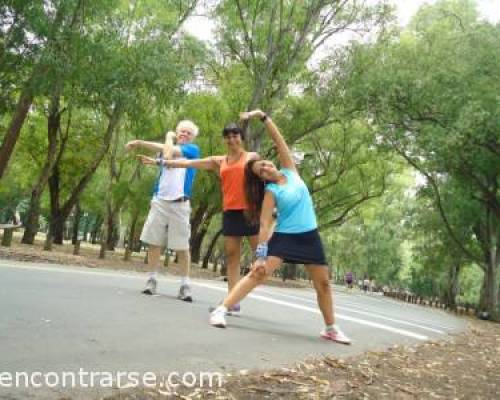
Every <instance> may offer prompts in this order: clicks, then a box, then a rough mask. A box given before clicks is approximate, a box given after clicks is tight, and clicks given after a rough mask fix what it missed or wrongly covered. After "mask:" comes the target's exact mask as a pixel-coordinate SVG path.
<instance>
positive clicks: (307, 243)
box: [210, 110, 350, 344]
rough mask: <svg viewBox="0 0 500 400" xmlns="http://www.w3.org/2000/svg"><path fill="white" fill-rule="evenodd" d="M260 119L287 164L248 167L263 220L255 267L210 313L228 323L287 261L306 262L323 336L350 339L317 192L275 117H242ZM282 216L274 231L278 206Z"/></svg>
mask: <svg viewBox="0 0 500 400" xmlns="http://www.w3.org/2000/svg"><path fill="white" fill-rule="evenodd" d="M252 118H259V119H260V120H261V121H262V122H263V123H264V125H265V127H266V130H267V132H268V133H269V135H270V136H271V139H272V140H273V142H274V144H275V145H276V148H277V151H278V157H279V161H280V164H281V169H277V168H276V166H275V165H274V163H273V162H272V161H268V160H252V161H250V162H248V164H247V165H246V170H245V189H246V196H247V203H248V205H249V209H248V210H247V217H248V219H249V220H250V221H251V222H259V221H260V230H259V245H258V246H257V250H256V252H255V258H256V261H255V262H254V263H253V265H252V268H251V271H250V272H249V273H248V275H246V276H245V277H244V278H243V279H242V280H240V281H239V282H238V284H237V285H236V286H235V287H234V288H233V289H232V290H231V291H230V293H229V295H228V296H227V297H226V299H225V300H224V302H223V304H222V305H220V306H219V307H217V308H216V309H215V310H214V311H213V312H212V313H211V314H210V324H211V325H213V326H216V327H219V328H225V327H226V320H225V313H226V312H227V309H228V308H230V307H231V306H232V305H233V304H236V303H238V302H239V301H241V300H242V299H243V298H244V297H245V296H246V295H247V294H248V293H250V292H251V291H252V290H253V289H254V288H255V287H256V286H258V285H259V284H261V283H263V282H264V281H265V280H266V279H267V278H268V277H269V276H271V275H272V274H273V272H274V271H275V270H276V269H277V268H279V267H280V266H281V264H282V263H283V262H290V263H298V264H304V265H305V266H306V268H307V270H308V272H309V274H310V275H311V279H312V281H313V283H314V288H315V290H316V293H317V299H318V305H319V308H320V310H321V313H322V314H323V319H324V321H325V325H326V326H325V329H324V330H323V331H322V332H321V334H320V335H321V337H322V338H324V339H327V340H332V341H335V342H339V343H344V344H349V343H350V339H349V338H348V337H347V336H346V335H345V334H344V333H343V332H342V331H341V330H340V328H339V327H338V326H337V325H336V324H335V316H334V312H333V298H332V289H331V286H330V281H329V279H328V278H329V276H328V267H327V263H326V258H325V253H324V250H323V245H322V243H321V238H320V236H319V234H318V229H317V228H318V224H317V221H316V214H315V212H314V205H313V202H312V198H311V195H310V193H309V190H308V189H307V186H306V184H305V183H304V181H303V180H302V179H301V178H300V176H299V174H298V172H297V169H296V167H295V163H294V161H293V158H292V155H291V152H290V149H289V148H288V145H287V144H286V142H285V140H284V138H283V136H282V135H281V133H280V131H279V129H278V128H277V126H276V125H275V124H274V122H273V121H272V120H271V118H269V116H267V115H266V114H265V113H264V112H263V111H261V110H254V111H251V112H245V113H241V119H243V120H249V119H252ZM275 208H276V210H277V221H276V226H275V228H274V232H273V225H274V218H273V212H274V209H275Z"/></svg>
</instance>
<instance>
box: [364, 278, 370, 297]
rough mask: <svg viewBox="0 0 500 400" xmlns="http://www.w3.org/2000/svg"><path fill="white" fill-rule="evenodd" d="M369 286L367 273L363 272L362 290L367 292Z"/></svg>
mask: <svg viewBox="0 0 500 400" xmlns="http://www.w3.org/2000/svg"><path fill="white" fill-rule="evenodd" d="M369 288H370V279H368V275H367V274H365V277H364V279H363V292H365V293H368V289H369Z"/></svg>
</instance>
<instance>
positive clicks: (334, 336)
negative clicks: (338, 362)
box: [320, 330, 351, 344]
mask: <svg viewBox="0 0 500 400" xmlns="http://www.w3.org/2000/svg"><path fill="white" fill-rule="evenodd" d="M320 335H321V337H322V338H323V339H326V340H331V341H333V342H337V343H342V344H351V339H349V338H348V337H347V336H346V335H344V334H343V333H342V332H341V331H325V330H323V331H321V333H320Z"/></svg>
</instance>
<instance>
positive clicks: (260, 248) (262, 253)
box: [255, 242, 268, 258]
mask: <svg viewBox="0 0 500 400" xmlns="http://www.w3.org/2000/svg"><path fill="white" fill-rule="evenodd" d="M267 250H268V247H267V242H262V243H259V244H258V245H257V248H256V249H255V258H267Z"/></svg>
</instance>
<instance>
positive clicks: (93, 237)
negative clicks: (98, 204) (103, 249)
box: [90, 215, 103, 244]
mask: <svg viewBox="0 0 500 400" xmlns="http://www.w3.org/2000/svg"><path fill="white" fill-rule="evenodd" d="M102 223H103V218H102V217H101V216H100V215H97V216H96V218H95V223H94V227H93V228H92V232H91V233H90V242H91V243H92V244H97V239H98V234H99V231H100V229H101V225H102Z"/></svg>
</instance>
